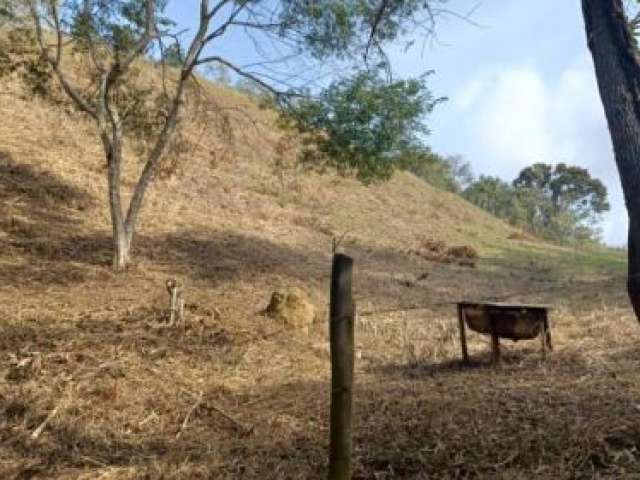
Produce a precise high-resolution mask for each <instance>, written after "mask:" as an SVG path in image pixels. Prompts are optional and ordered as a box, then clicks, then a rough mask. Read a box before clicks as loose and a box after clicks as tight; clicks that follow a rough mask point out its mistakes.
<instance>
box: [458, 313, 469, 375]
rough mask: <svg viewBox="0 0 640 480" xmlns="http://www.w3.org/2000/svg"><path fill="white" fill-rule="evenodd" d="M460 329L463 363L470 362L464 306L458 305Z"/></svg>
mask: <svg viewBox="0 0 640 480" xmlns="http://www.w3.org/2000/svg"><path fill="white" fill-rule="evenodd" d="M458 329H459V330H460V345H461V347H462V363H464V364H465V365H467V364H468V363H469V351H468V350H467V329H466V325H465V317H464V308H463V307H462V305H458Z"/></svg>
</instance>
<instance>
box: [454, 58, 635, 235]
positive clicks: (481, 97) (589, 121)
mask: <svg viewBox="0 0 640 480" xmlns="http://www.w3.org/2000/svg"><path fill="white" fill-rule="evenodd" d="M453 99H454V101H453V102H452V103H453V107H454V108H455V109H456V110H458V114H459V115H460V116H461V118H465V121H464V122H462V124H461V126H460V128H461V129H463V130H465V131H464V132H461V136H463V137H464V138H466V139H467V141H468V142H470V145H469V147H470V148H469V150H470V151H469V152H467V155H469V154H471V155H472V156H470V157H469V159H470V160H471V161H472V163H473V165H474V168H475V170H476V171H477V172H479V173H484V174H491V175H499V176H501V177H503V178H505V179H512V178H514V177H515V176H516V175H517V173H518V172H519V170H520V169H522V168H523V167H525V166H527V165H530V164H531V163H533V162H539V161H542V162H546V163H557V162H566V163H570V164H575V165H580V166H583V167H585V168H588V169H589V170H590V172H591V173H592V174H593V175H595V176H596V177H598V178H600V179H601V180H603V181H604V182H605V184H606V185H607V188H608V190H609V197H610V200H611V204H612V211H611V212H610V213H609V214H608V215H607V216H606V219H605V223H604V225H603V227H604V230H605V232H604V236H605V240H606V241H607V242H609V243H612V244H617V245H620V244H623V243H625V242H626V211H625V209H624V203H623V200H622V193H621V190H620V184H619V179H618V174H617V170H616V168H615V163H614V160H613V153H612V149H611V143H610V139H609V134H608V131H607V126H606V122H605V118H604V113H603V111H602V106H601V103H600V98H599V96H598V91H597V87H596V82H595V78H594V74H593V68H592V66H591V63H590V60H589V58H588V57H587V56H586V55H583V56H580V57H579V58H577V59H576V60H575V61H574V62H573V63H572V64H571V65H569V66H568V67H566V68H565V69H564V70H563V71H562V72H561V74H560V75H559V76H558V77H557V78H556V79H554V81H550V80H549V79H548V78H545V77H544V76H543V75H542V74H541V73H540V72H538V71H537V70H536V69H534V68H533V67H531V66H527V65H523V66H516V67H496V68H493V69H485V70H482V71H480V72H478V73H477V74H476V75H474V76H473V78H471V79H469V81H468V82H467V83H466V84H465V85H463V87H462V88H461V89H459V91H458V92H457V93H456V94H455V95H453Z"/></svg>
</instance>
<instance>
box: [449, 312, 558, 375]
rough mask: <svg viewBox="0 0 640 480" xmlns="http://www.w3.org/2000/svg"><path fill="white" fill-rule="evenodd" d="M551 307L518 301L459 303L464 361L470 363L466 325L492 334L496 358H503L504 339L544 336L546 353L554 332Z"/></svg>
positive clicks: (542, 340) (486, 333) (514, 339)
mask: <svg viewBox="0 0 640 480" xmlns="http://www.w3.org/2000/svg"><path fill="white" fill-rule="evenodd" d="M548 312H549V306H547V305H531V304H517V303H487V302H461V303H458V321H459V328H460V344H461V346H462V360H463V362H464V363H469V353H468V350H467V337H466V327H467V326H468V327H469V328H470V329H471V330H473V331H475V332H478V333H481V334H485V335H491V347H492V352H493V361H494V363H498V362H499V361H500V338H508V339H510V340H513V341H518V340H530V339H533V338H536V337H539V338H540V343H541V346H542V356H543V358H544V357H545V356H546V352H547V349H548V350H552V346H551V331H550V329H549V314H548Z"/></svg>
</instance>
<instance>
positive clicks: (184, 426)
mask: <svg viewBox="0 0 640 480" xmlns="http://www.w3.org/2000/svg"><path fill="white" fill-rule="evenodd" d="M201 404H202V392H200V394H199V395H198V398H197V399H196V402H195V403H194V404H193V406H192V407H191V408H190V409H189V411H188V412H187V415H186V416H185V417H184V421H183V422H182V426H181V427H180V430H179V431H178V433H177V434H176V440H179V439H180V436H181V435H182V432H184V430H185V429H186V428H187V425H188V424H189V419H190V418H191V415H193V414H194V412H195V411H196V410H197V409H198V407H199V406H200V405H201Z"/></svg>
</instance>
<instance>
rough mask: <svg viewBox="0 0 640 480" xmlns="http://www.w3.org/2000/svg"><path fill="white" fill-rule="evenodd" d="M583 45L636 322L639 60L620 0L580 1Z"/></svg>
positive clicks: (633, 24) (639, 294)
mask: <svg viewBox="0 0 640 480" xmlns="http://www.w3.org/2000/svg"><path fill="white" fill-rule="evenodd" d="M582 10H583V15H584V21H585V30H586V35H587V44H588V45H589V49H590V51H591V54H592V57H593V63H594V66H595V71H596V77H597V80H598V88H599V91H600V98H601V99H602V104H603V106H604V111H605V114H606V117H607V122H608V124H609V132H610V134H611V140H612V142H613V149H614V153H615V159H616V164H617V166H618V171H619V173H620V180H621V182H622V190H623V192H624V198H625V203H626V206H627V211H628V214H629V240H628V242H629V243H628V255H629V274H628V281H627V286H628V292H629V298H630V299H631V303H632V305H633V308H634V311H635V313H636V317H637V318H638V319H640V59H639V57H638V48H637V44H636V40H635V38H634V35H633V31H632V28H633V29H635V28H637V25H638V16H634V17H633V18H631V19H630V18H629V17H628V15H627V14H626V13H625V8H624V5H623V3H622V0H582Z"/></svg>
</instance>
